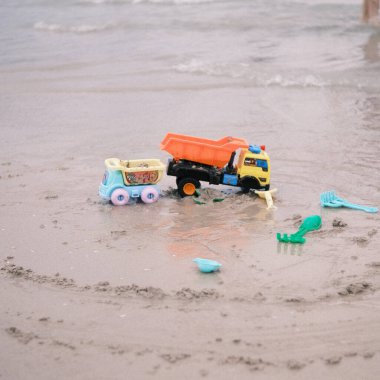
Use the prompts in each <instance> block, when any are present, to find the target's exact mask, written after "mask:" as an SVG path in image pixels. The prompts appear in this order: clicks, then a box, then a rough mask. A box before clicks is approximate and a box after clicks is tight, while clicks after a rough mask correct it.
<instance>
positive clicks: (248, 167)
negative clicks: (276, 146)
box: [236, 147, 270, 191]
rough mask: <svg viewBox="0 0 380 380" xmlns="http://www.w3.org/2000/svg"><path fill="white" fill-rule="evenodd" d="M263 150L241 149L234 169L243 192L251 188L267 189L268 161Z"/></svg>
mask: <svg viewBox="0 0 380 380" xmlns="http://www.w3.org/2000/svg"><path fill="white" fill-rule="evenodd" d="M263 148H264V147H260V148H258V147H254V148H253V149H252V148H250V149H251V150H250V149H242V150H241V152H240V156H239V160H238V163H237V166H236V169H237V174H238V176H239V179H240V181H239V182H240V183H241V184H242V188H243V191H244V190H245V189H248V190H249V189H252V188H253V189H255V188H265V189H269V183H270V159H269V155H268V154H267V153H266V152H265V150H264V149H263ZM257 182H258V183H257Z"/></svg>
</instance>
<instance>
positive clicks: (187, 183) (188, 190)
mask: <svg viewBox="0 0 380 380" xmlns="http://www.w3.org/2000/svg"><path fill="white" fill-rule="evenodd" d="M177 182H178V184H177V186H178V193H179V195H180V196H181V197H190V196H192V195H194V193H195V190H196V189H199V188H200V187H201V183H200V182H199V181H198V180H197V179H194V178H183V179H181V180H179V181H177Z"/></svg>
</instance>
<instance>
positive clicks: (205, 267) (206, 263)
mask: <svg viewBox="0 0 380 380" xmlns="http://www.w3.org/2000/svg"><path fill="white" fill-rule="evenodd" d="M193 261H194V262H195V263H196V264H197V265H198V268H199V270H200V271H201V272H203V273H211V272H215V271H217V270H219V268H220V267H221V266H222V264H220V263H218V262H217V261H214V260H209V259H200V258H196V259H194V260H193Z"/></svg>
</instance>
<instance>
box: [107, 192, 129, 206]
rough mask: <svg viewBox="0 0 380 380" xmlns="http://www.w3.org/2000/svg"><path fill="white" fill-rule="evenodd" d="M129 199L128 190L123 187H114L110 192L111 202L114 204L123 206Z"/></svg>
mask: <svg viewBox="0 0 380 380" xmlns="http://www.w3.org/2000/svg"><path fill="white" fill-rule="evenodd" d="M128 201H129V194H128V191H126V190H124V189H116V190H114V191H113V192H112V194H111V202H112V203H113V204H114V205H115V206H124V205H126V204H127V203H128Z"/></svg>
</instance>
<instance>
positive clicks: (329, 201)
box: [320, 191, 379, 213]
mask: <svg viewBox="0 0 380 380" xmlns="http://www.w3.org/2000/svg"><path fill="white" fill-rule="evenodd" d="M320 200H321V205H322V206H323V207H334V208H338V207H347V208H351V209H354V210H361V211H365V212H371V213H374V212H378V211H379V209H378V208H377V207H370V206H361V205H357V204H355V203H350V202H348V201H346V200H345V199H342V198H339V197H338V196H337V195H336V194H335V191H326V192H324V193H322V194H321V197H320Z"/></svg>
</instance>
